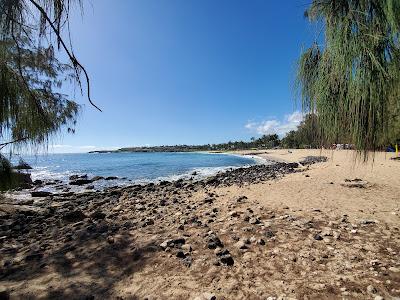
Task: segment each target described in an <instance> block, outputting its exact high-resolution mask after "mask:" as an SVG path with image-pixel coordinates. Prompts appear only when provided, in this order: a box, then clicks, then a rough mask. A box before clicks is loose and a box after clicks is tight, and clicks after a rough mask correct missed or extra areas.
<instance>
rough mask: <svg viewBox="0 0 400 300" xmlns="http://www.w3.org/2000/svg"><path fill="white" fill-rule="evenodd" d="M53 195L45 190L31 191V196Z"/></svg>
mask: <svg viewBox="0 0 400 300" xmlns="http://www.w3.org/2000/svg"><path fill="white" fill-rule="evenodd" d="M51 195H53V194H52V193H50V192H45V191H33V192H31V196H32V197H47V196H51Z"/></svg>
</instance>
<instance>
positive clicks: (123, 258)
mask: <svg viewBox="0 0 400 300" xmlns="http://www.w3.org/2000/svg"><path fill="white" fill-rule="evenodd" d="M308 161H310V160H308ZM317 165H324V163H318V164H317ZM312 166H313V165H312ZM312 166H311V167H312ZM299 172H304V173H307V169H304V168H303V167H297V164H292V163H279V164H276V165H274V166H254V167H251V168H247V169H238V170H233V171H230V172H227V173H224V174H219V175H217V176H215V177H212V178H208V179H206V180H203V181H199V182H193V181H178V182H172V183H169V182H161V183H160V184H157V185H154V184H148V185H146V186H132V187H128V188H115V189H110V190H107V191H105V192H102V193H98V192H93V193H90V192H88V193H85V194H73V195H70V194H66V195H64V196H56V195H53V196H51V197H46V198H39V199H38V200H35V201H34V202H33V203H32V201H29V202H27V203H21V205H14V204H7V200H3V201H2V204H1V206H0V213H1V221H0V224H1V225H0V243H1V244H0V245H1V250H0V292H1V293H0V299H2V298H1V297H7V296H10V297H11V298H12V299H13V298H14V299H18V298H26V299H35V298H52V299H60V298H65V299H107V298H112V299H115V298H119V299H195V298H196V299H214V298H216V299H278V298H279V297H280V299H341V298H347V299H392V298H393V297H400V260H399V252H400V229H399V226H398V224H396V223H390V224H387V223H385V222H383V221H380V220H375V219H358V220H355V219H354V218H350V217H348V216H346V215H343V214H337V215H333V214H332V213H326V212H325V211H323V210H320V209H307V210H293V209H292V208H289V207H286V206H281V207H278V208H277V207H272V206H271V207H270V206H268V205H265V203H264V202H261V201H260V199H259V198H258V197H254V196H252V195H254V194H252V193H249V192H248V190H247V188H251V187H252V186H254V184H255V182H256V183H257V184H258V185H257V186H263V187H264V188H265V189H264V188H263V189H262V190H263V191H264V190H265V191H268V186H269V185H271V184H272V185H273V184H275V183H277V182H279V181H281V180H282V179H281V178H282V177H283V176H286V177H287V178H288V177H290V176H294V175H295V174H292V173H297V174H298V173H299ZM343 188H345V187H343ZM368 188H370V187H366V188H365V189H367V190H368ZM258 190H259V189H258ZM246 195H247V196H246ZM380 297H381V298H380Z"/></svg>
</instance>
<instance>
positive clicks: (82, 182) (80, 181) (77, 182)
mask: <svg viewBox="0 0 400 300" xmlns="http://www.w3.org/2000/svg"><path fill="white" fill-rule="evenodd" d="M88 183H92V180H91V179H83V178H79V179H76V180H73V181H70V182H69V185H85V184H88Z"/></svg>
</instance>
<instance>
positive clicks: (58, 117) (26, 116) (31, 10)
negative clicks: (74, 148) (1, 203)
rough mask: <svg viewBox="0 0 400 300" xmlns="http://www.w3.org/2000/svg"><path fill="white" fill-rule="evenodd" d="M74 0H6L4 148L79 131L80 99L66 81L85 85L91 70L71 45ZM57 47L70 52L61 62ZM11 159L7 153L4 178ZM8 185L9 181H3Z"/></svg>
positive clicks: (1, 69) (0, 67) (0, 21)
mask: <svg viewBox="0 0 400 300" xmlns="http://www.w3.org/2000/svg"><path fill="white" fill-rule="evenodd" d="M72 3H77V4H80V1H79V0H78V1H70V0H42V1H35V0H0V150H4V149H7V148H8V149H9V151H10V152H11V150H12V149H13V148H21V147H25V148H26V147H34V148H36V147H38V146H40V145H43V146H46V145H47V143H48V141H49V139H51V138H52V137H53V136H54V135H55V134H57V133H59V132H60V131H61V130H62V129H63V128H66V129H67V131H68V132H74V128H73V127H74V125H75V122H76V118H77V114H78V111H79V105H78V104H77V103H76V102H74V101H72V100H71V99H69V98H68V96H67V95H64V94H61V93H60V92H59V91H60V88H61V86H62V84H63V83H64V82H66V81H68V82H71V81H72V82H75V83H77V84H78V85H79V87H81V90H82V85H81V79H80V75H81V73H83V74H84V78H85V79H86V83H87V91H88V98H89V101H90V103H92V102H91V100H90V93H89V77H88V75H87V73H86V70H85V69H84V68H83V67H82V65H81V64H80V63H79V61H78V60H77V59H76V57H75V56H74V54H73V52H72V50H71V48H69V47H67V46H66V45H67V44H66V42H65V41H64V40H63V38H62V34H61V33H62V30H63V28H66V29H67V30H68V16H69V11H70V9H71V8H72V7H71V5H72ZM55 49H62V50H64V52H65V53H66V54H67V56H68V58H69V61H68V64H65V63H61V62H60V61H59V60H58V59H57V58H56V56H55V52H56V51H55ZM9 174H10V173H9V162H7V160H6V158H5V157H4V156H2V157H1V168H0V176H1V179H2V182H6V179H5V177H7V176H10V175H9ZM2 188H4V187H3V185H2Z"/></svg>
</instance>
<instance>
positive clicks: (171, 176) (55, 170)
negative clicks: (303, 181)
mask: <svg viewBox="0 0 400 300" xmlns="http://www.w3.org/2000/svg"><path fill="white" fill-rule="evenodd" d="M24 160H25V161H26V162H27V163H29V164H30V165H31V166H32V167H33V170H31V175H32V179H33V180H36V179H47V180H49V179H52V180H55V179H58V180H61V181H63V182H65V183H67V182H68V178H69V176H71V175H73V174H80V175H82V174H88V176H89V177H91V176H96V175H98V176H104V177H107V176H117V177H118V178H119V179H117V180H111V181H105V180H100V181H96V182H95V183H94V184H95V187H96V188H100V187H105V186H110V185H126V184H131V183H144V182H151V181H156V180H177V179H179V178H189V177H191V176H193V173H194V172H196V174H197V175H196V176H197V177H205V176H210V175H213V174H215V173H217V172H219V171H224V170H226V169H229V168H236V167H242V166H249V165H254V164H256V163H259V161H257V160H256V159H254V158H251V157H244V156H237V155H227V154H208V153H199V152H191V153H165V152H158V153H93V154H89V153H79V154H78V153H77V154H47V155H39V156H30V157H24Z"/></svg>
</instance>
